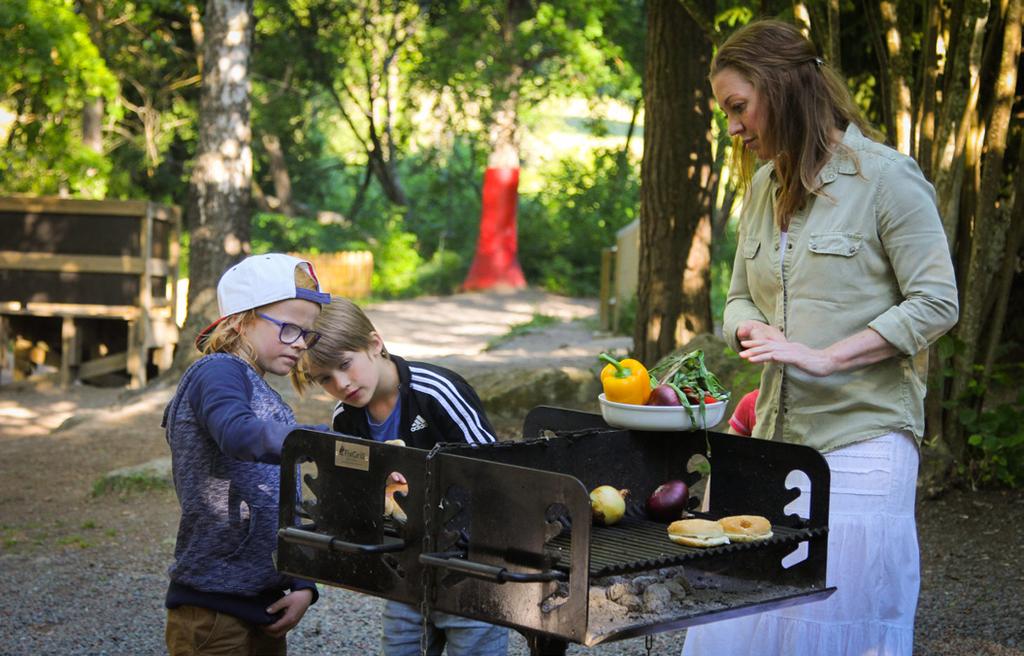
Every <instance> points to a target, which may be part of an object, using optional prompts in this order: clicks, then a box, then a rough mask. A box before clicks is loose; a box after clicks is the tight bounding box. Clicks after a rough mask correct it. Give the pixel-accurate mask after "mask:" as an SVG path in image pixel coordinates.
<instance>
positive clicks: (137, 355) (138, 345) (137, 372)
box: [125, 319, 146, 389]
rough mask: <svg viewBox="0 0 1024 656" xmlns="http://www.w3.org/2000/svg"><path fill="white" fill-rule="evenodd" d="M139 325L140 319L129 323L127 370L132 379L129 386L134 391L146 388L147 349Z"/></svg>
mask: <svg viewBox="0 0 1024 656" xmlns="http://www.w3.org/2000/svg"><path fill="white" fill-rule="evenodd" d="M139 323H140V321H139V320H138V319H136V320H135V321H129V322H128V353H127V354H126V355H127V360H126V363H125V368H126V369H127V370H128V376H129V377H130V382H129V383H128V386H129V387H130V388H132V389H140V388H142V387H145V386H146V357H145V353H146V348H145V346H144V345H143V341H142V340H143V339H144V335H143V334H142V332H143V331H142V326H140V325H139Z"/></svg>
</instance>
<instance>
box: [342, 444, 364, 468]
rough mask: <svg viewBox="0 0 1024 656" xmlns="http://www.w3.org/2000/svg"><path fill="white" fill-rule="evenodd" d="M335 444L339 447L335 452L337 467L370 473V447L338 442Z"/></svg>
mask: <svg viewBox="0 0 1024 656" xmlns="http://www.w3.org/2000/svg"><path fill="white" fill-rule="evenodd" d="M335 444H336V445H337V446H336V450H335V452H334V464H335V466H337V467H345V468H346V469H358V470H359V471H370V447H368V446H363V445H362V444H349V443H347V442H336V443H335Z"/></svg>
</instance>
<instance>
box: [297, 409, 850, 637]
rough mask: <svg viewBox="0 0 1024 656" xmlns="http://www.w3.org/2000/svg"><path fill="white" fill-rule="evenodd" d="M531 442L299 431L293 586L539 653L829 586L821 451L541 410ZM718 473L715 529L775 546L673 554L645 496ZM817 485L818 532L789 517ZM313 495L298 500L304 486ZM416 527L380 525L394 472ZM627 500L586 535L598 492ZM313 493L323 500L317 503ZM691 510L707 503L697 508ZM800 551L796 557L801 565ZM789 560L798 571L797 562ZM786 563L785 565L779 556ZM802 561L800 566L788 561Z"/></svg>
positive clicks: (776, 602)
mask: <svg viewBox="0 0 1024 656" xmlns="http://www.w3.org/2000/svg"><path fill="white" fill-rule="evenodd" d="M523 435H524V438H523V440H522V441H518V442H502V443H498V444H494V445H488V446H483V447H472V446H469V445H463V444H446V445H441V446H439V447H436V448H435V449H433V450H431V451H425V450H421V449H414V448H409V447H402V446H395V445H389V444H382V443H377V442H372V441H368V440H363V439H359V438H354V437H350V436H345V435H338V434H335V433H324V432H316V431H309V430H296V431H294V432H292V433H291V434H290V435H289V436H288V438H287V440H286V441H285V446H284V452H283V454H282V481H281V490H282V493H281V507H280V527H281V528H280V530H279V539H278V551H277V566H278V569H280V570H281V571H282V572H286V573H288V574H291V575H295V576H301V577H305V578H311V579H315V580H317V581H320V582H323V583H327V584H329V585H336V586H340V587H344V588H348V589H351V590H356V591H358V592H363V593H366V594H371V595H375V596H379V597H384V598H387V599H394V600H397V601H401V602H405V603H409V604H412V605H415V606H417V607H419V608H420V609H421V611H429V610H431V609H436V610H441V611H445V612H449V613H455V614H458V615H463V616H466V617H471V618H475V619H479V620H483V621H486V622H491V623H494V624H500V625H504V626H509V627H511V628H514V629H516V630H518V631H519V632H520V633H522V634H523V635H524V636H526V638H527V641H528V643H529V645H530V648H531V652H532V653H534V654H563V653H565V650H566V648H567V646H568V644H569V643H570V642H574V643H579V644H583V645H587V646H593V645H596V644H598V643H602V642H608V641H613V640H621V639H624V638H630V637H635V636H641V635H649V634H653V633H659V632H662V631H670V630H675V629H680V628H683V627H687V626H692V625H696V624H703V623H707V622H714V621H717V620H720V619H725V618H730V617H737V616H740V615H746V614H750V613H755V612H761V611H764V610H768V609H774V608H780V607H784V606H789V605H794V604H799V603H807V602H811V601H816V600H820V599H824V598H825V597H828V596H829V595H830V594H832V592H833V591H834V590H835V589H834V588H830V587H827V586H826V585H825V567H826V561H827V548H828V543H827V537H828V535H827V533H828V489H829V470H828V466H827V464H826V462H825V460H824V458H822V457H821V455H820V454H819V453H818V452H817V451H815V450H814V449H811V448H808V447H803V446H798V445H792V444H783V443H776V442H770V441H765V440H758V439H750V438H741V437H735V436H731V435H726V434H723V433H716V432H705V431H694V432H658V433H654V432H641V431H629V430H620V429H615V428H611V427H609V426H608V425H607V424H605V423H604V421H603V420H602V419H601V417H600V415H595V414H590V413H583V412H576V411H570V410H563V409H558V408H548V407H539V408H535V409H534V410H533V411H531V412H530V414H529V415H528V416H527V418H526V422H525V425H524V431H523ZM700 461H707V462H708V463H711V465H712V469H713V472H714V476H712V477H711V479H710V485H711V497H710V499H711V503H710V508H709V509H708V511H707V512H706V513H700V512H698V511H696V510H694V511H693V514H694V515H695V516H702V517H708V518H718V517H724V516H727V515H740V514H756V515H763V516H765V517H767V518H768V519H769V520H770V521H771V523H772V526H773V532H774V536H773V537H772V538H770V539H768V540H766V541H763V542H758V543H743V544H740V543H736V544H730V545H726V546H721V547H714V548H710V549H697V548H690V547H684V546H681V545H677V544H674V543H672V542H671V541H669V539H668V537H667V533H666V526H665V525H664V524H660V523H657V522H652V521H648V520H647V519H645V518H644V515H643V511H642V507H641V505H642V500H644V499H646V498H647V496H648V495H649V494H650V492H651V491H653V490H654V488H656V487H657V486H658V485H659V484H661V483H663V482H665V481H667V480H671V479H676V478H681V479H683V480H686V481H687V483H688V484H690V486H691V489H692V488H693V487H694V486H695V485H696V484H697V482H698V481H699V480H700V479H701V478H702V476H703V475H702V474H701V473H700V471H699V470H700V466H699V463H700ZM794 470H797V471H801V472H803V473H804V474H805V475H806V477H807V479H808V480H809V482H810V504H809V506H810V513H809V517H808V518H801V517H799V516H797V515H792V514H786V513H785V511H784V508H785V507H786V506H787V505H788V504H789V503H790V502H791V501H793V500H794V499H795V498H797V496H798V495H799V490H797V489H796V488H792V487H791V488H787V486H786V479H787V476H789V474H790V473H791V472H792V471H794ZM298 471H301V472H302V474H303V481H304V482H305V483H306V486H307V487H308V490H307V493H306V494H305V495H304V497H303V500H302V502H301V503H297V499H296V490H297V489H298V485H297V483H298V481H297V480H296V476H297V472H298ZM393 471H399V472H402V474H404V476H405V477H406V479H407V480H408V481H409V494H408V496H407V497H406V498H405V499H402V500H400V501H399V503H400V504H401V505H402V507H403V508H404V509H405V512H406V513H407V514H408V519H407V521H405V522H403V523H398V522H395V521H393V520H389V519H385V518H384V517H383V505H384V487H385V483H386V479H387V476H388V474H389V473H390V472H393ZM602 484H608V485H614V486H616V487H619V488H628V489H629V490H631V492H632V499H633V501H632V502H631V503H630V504H629V508H628V510H627V516H626V517H625V518H624V519H623V520H622V521H621V522H620V523H619V524H616V525H614V526H611V527H600V526H592V525H591V521H590V514H591V511H590V500H589V495H588V491H589V490H590V489H592V488H594V487H596V486H598V485H602ZM310 493H311V494H310ZM691 502H692V505H694V506H696V505H697V502H698V500H697V499H696V498H692V499H691ZM798 547H799V552H800V553H801V554H805V555H806V557H804V558H803V559H802V560H800V559H799V557H794V556H793V555H791V554H792V552H794V551H795V550H798ZM787 556H788V558H787ZM784 559H786V560H787V565H786V566H784V565H783V560H784ZM790 559H792V560H798V561H799V562H795V563H790V562H789V560H790Z"/></svg>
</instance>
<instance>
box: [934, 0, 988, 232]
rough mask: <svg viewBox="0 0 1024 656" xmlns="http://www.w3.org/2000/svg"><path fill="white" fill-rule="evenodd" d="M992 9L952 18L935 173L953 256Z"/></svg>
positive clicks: (972, 6)
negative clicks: (950, 43)
mask: <svg viewBox="0 0 1024 656" xmlns="http://www.w3.org/2000/svg"><path fill="white" fill-rule="evenodd" d="M988 6H989V5H988V2H968V3H965V6H964V7H963V8H964V9H965V11H963V12H962V13H959V12H954V14H953V16H952V18H951V24H952V26H953V28H954V29H953V34H955V35H956V36H955V37H953V47H952V48H950V50H949V52H948V53H947V56H946V70H945V72H944V75H943V78H944V79H945V85H944V91H943V94H942V107H941V108H940V110H939V119H938V124H937V125H936V130H935V131H936V137H935V150H934V157H933V163H932V173H933V175H934V180H935V191H936V194H937V195H938V205H939V216H941V217H942V226H943V229H944V230H945V232H946V239H947V240H948V241H949V247H950V251H953V252H955V249H956V235H957V234H958V233H959V230H958V224H959V220H960V195H961V190H962V189H963V179H964V174H965V170H966V168H965V162H964V151H965V149H966V147H967V138H968V135H969V134H970V132H971V131H972V129H973V127H974V125H975V117H976V115H977V111H976V110H977V106H978V97H979V92H980V86H981V78H980V69H981V54H982V49H983V44H984V39H985V26H986V24H987V22H988V19H987V16H988Z"/></svg>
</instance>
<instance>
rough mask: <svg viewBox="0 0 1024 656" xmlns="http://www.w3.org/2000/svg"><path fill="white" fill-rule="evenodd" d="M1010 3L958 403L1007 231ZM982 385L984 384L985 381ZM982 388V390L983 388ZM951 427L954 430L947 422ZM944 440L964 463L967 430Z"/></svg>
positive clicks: (1014, 14) (1014, 36) (1014, 9)
mask: <svg viewBox="0 0 1024 656" xmlns="http://www.w3.org/2000/svg"><path fill="white" fill-rule="evenodd" d="M1022 2H1024V0H1007V4H1006V13H1005V17H1004V20H1003V25H1004V30H1003V34H1002V46H1003V47H1002V53H1001V56H1000V58H999V72H998V75H997V76H996V78H995V81H994V88H993V89H992V96H991V97H992V98H993V101H992V102H993V106H992V112H991V115H990V118H989V121H988V125H987V126H986V129H985V145H984V151H983V152H984V155H982V157H981V183H980V185H979V188H978V195H977V203H976V211H975V215H974V221H973V226H972V230H971V243H970V255H969V259H968V265H967V266H966V267H965V268H961V269H960V272H961V274H960V275H961V278H962V279H963V280H964V282H963V293H962V294H961V296H962V298H963V302H962V306H961V308H960V323H959V324H958V325H957V328H956V336H957V337H958V338H959V340H960V341H961V343H962V349H958V351H957V353H956V354H955V355H954V357H953V362H954V369H955V371H957V372H958V373H959V375H958V376H956V377H955V378H954V379H953V386H952V390H951V394H950V395H951V398H952V399H953V400H954V401H955V400H958V399H960V398H961V397H962V396H963V395H964V394H965V393H966V392H967V390H968V388H969V384H970V383H971V381H972V380H974V379H975V376H974V365H975V364H976V363H977V360H978V352H979V341H980V336H981V333H982V329H983V324H984V322H985V321H986V319H988V316H987V312H986V310H987V309H988V307H987V302H986V300H987V298H988V294H987V290H989V289H990V288H991V286H992V284H993V282H994V278H995V272H996V266H997V264H998V263H999V261H1000V260H1001V259H1002V252H1003V249H1004V248H1005V246H1006V245H1005V241H1004V240H1005V236H1006V232H1007V228H1008V224H1007V221H1006V219H1007V218H1008V217H1007V215H1006V212H1004V211H1001V210H1000V208H999V195H1000V186H1001V182H1002V179H1003V175H1004V173H1003V159H1004V155H1005V151H1006V140H1007V137H1008V136H1009V127H1010V112H1011V110H1012V108H1013V99H1014V90H1015V89H1016V86H1017V64H1018V60H1019V57H1020V42H1021V3H1022ZM981 382H982V383H984V381H981ZM982 389H984V388H983V387H982ZM947 428H951V426H950V424H948V423H947ZM946 439H947V441H948V443H949V446H950V448H951V450H952V452H953V454H954V456H955V457H956V458H957V460H959V461H961V462H963V459H964V457H965V456H966V452H967V443H966V439H965V435H964V431H963V430H961V429H960V428H959V426H957V427H956V430H955V431H954V430H947V431H946Z"/></svg>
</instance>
